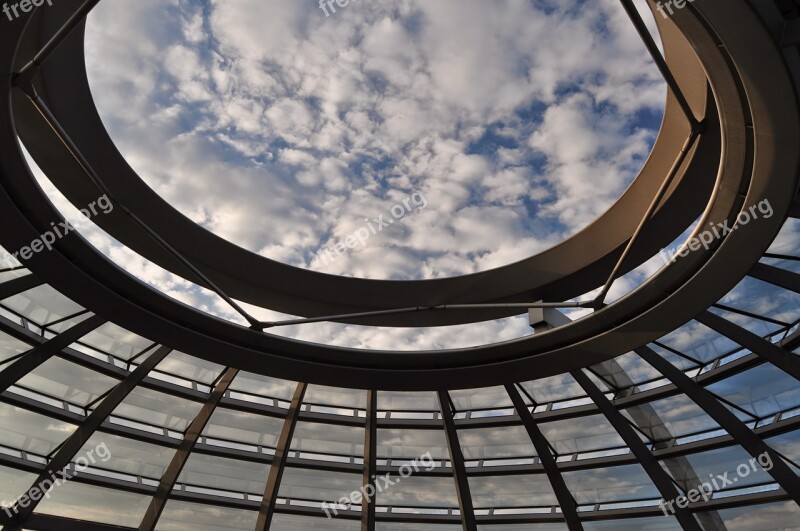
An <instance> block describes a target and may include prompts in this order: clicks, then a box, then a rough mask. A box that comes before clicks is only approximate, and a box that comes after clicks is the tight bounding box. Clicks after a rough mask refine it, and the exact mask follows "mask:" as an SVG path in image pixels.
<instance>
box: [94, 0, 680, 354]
mask: <svg viewBox="0 0 800 531" xmlns="http://www.w3.org/2000/svg"><path fill="white" fill-rule="evenodd" d="M87 56H88V59H87V62H88V68H89V75H90V81H91V85H92V91H93V94H94V95H95V98H96V101H97V104H98V108H99V109H100V111H101V115H102V117H103V119H104V121H105V123H106V125H107V127H108V129H109V131H110V132H111V134H112V137H113V138H114V139H115V141H116V142H117V144H118V146H119V147H120V150H121V151H122V153H123V154H124V155H125V156H126V158H127V159H128V160H129V161H130V163H131V165H132V166H133V167H134V168H135V169H136V170H137V171H138V172H139V174H140V175H141V176H142V177H143V178H144V179H145V180H146V182H147V183H148V184H149V185H151V186H152V187H153V188H154V189H155V190H156V191H158V192H159V193H160V194H161V195H162V196H163V197H164V198H165V199H166V200H167V201H169V202H170V204H172V205H173V206H175V207H176V208H177V209H179V210H180V211H181V212H183V213H184V214H185V215H187V216H188V217H190V218H191V219H193V220H194V221H196V222H197V223H199V224H201V225H202V226H204V227H206V228H207V229H209V230H211V231H213V232H215V233H216V234H218V235H220V236H222V237H225V238H227V239H229V240H231V241H233V242H234V243H237V244H239V245H242V246H243V247H245V248H248V249H251V250H253V251H255V252H258V253H260V254H262V255H264V256H267V257H269V258H272V259H275V260H281V261H283V262H286V263H289V264H292V265H296V266H299V267H306V268H311V269H316V270H320V271H325V272H330V273H334V274H345V275H353V276H362V277H371V278H392V279H408V278H436V277H442V276H450V275H458V274H467V273H471V272H475V271H479V270H485V269H488V268H492V267H497V266H499V265H503V264H507V263H510V262H513V261H516V260H519V259H522V258H525V257H527V256H529V255H531V254H533V253H536V252H538V251H541V250H544V249H546V248H547V247H549V246H550V245H553V244H554V243H557V242H558V241H560V240H561V239H563V238H564V237H566V236H568V235H570V234H572V233H574V232H576V231H577V230H580V229H581V228H583V227H584V226H586V224H588V223H589V222H591V220H593V219H594V218H595V217H596V216H597V215H598V214H600V213H602V211H603V210H605V209H606V208H607V207H608V206H609V205H610V204H611V203H612V202H613V201H614V200H615V199H616V198H617V197H618V196H619V195H620V193H622V191H623V190H624V189H625V187H626V186H627V185H628V184H629V183H630V180H631V179H632V178H633V176H635V174H636V172H637V171H638V169H639V168H640V167H641V164H642V163H643V161H644V159H645V158H646V156H647V154H648V152H649V150H650V147H651V145H652V142H653V140H654V138H655V134H656V130H657V127H658V125H659V122H660V113H661V109H662V107H663V103H664V99H665V88H664V85H663V82H662V80H661V79H660V77H659V75H658V72H657V71H656V69H655V68H654V67H653V66H652V64H651V61H650V59H649V58H648V56H647V54H646V51H645V50H644V48H643V46H642V44H641V42H640V40H639V38H638V36H637V35H636V34H635V31H634V30H633V28H632V26H631V25H630V22H629V21H628V19H627V17H626V16H625V13H624V12H623V10H622V9H620V7H619V5H618V2H616V1H615V0H599V1H597V2H591V3H589V2H575V3H567V2H559V1H555V0H544V1H538V2H531V1H527V0H495V1H493V2H485V1H479V0H436V1H434V2H431V1H422V0H405V1H402V2H400V1H398V2H358V3H353V4H352V5H350V6H348V9H346V10H343V11H341V12H338V13H337V16H336V17H330V18H326V17H325V16H324V14H323V13H322V12H321V11H320V10H319V8H318V6H317V2H316V0H313V1H312V0H298V1H296V2H285V1H278V0H209V1H192V2H189V1H185V0H177V1H167V0H116V1H115V2H114V3H113V4H104V3H101V4H100V6H99V7H98V8H97V9H96V11H95V12H94V13H93V14H92V15H91V17H90V18H89V23H88V31H87ZM415 190H419V191H420V192H422V193H423V194H424V196H425V198H426V199H427V201H428V206H427V207H426V209H425V210H424V211H423V212H420V213H419V214H418V215H415V216H413V217H409V218H408V219H406V220H404V222H403V223H398V224H396V225H394V226H393V227H392V231H391V232H389V233H387V235H386V237H383V238H374V239H371V240H370V241H369V242H368V244H367V245H365V246H364V247H363V248H362V249H359V251H358V252H353V253H349V254H347V255H346V256H343V257H342V258H341V259H339V260H336V261H333V262H331V263H328V264H326V263H322V262H321V261H319V260H315V256H317V255H316V253H317V252H318V251H319V250H320V249H324V248H326V247H328V246H329V245H330V244H332V243H334V242H336V241H339V240H340V239H341V238H342V237H343V236H346V235H348V234H351V233H352V232H353V231H354V230H356V229H357V228H358V227H359V226H362V225H363V222H364V219H365V218H371V217H374V216H376V215H378V214H380V213H382V212H385V211H386V208H387V207H389V206H391V205H392V204H395V203H397V202H398V201H399V200H402V199H403V198H404V197H407V196H408V195H409V194H411V193H413V191H415ZM93 241H94V240H93ZM104 241H105V243H103V244H102V245H101V246H102V247H103V248H104V251H105V252H106V253H107V254H109V255H112V256H114V258H115V259H116V260H118V261H119V262H120V263H122V264H123V265H125V266H126V267H128V268H129V270H131V271H133V272H135V273H136V274H138V275H139V276H142V277H143V278H145V280H147V281H148V282H151V284H153V285H156V286H159V287H161V288H162V289H164V290H165V291H166V292H167V293H169V294H170V295H172V296H174V297H177V298H179V299H181V300H185V301H187V302H191V303H192V304H194V305H195V306H197V307H200V308H204V309H206V310H207V311H211V312H212V313H217V314H223V315H226V316H228V315H229V313H228V311H227V310H226V309H224V308H221V307H219V306H218V305H217V302H215V301H213V299H212V298H211V297H208V296H207V293H206V292H204V291H203V290H200V289H197V288H196V287H191V285H190V284H189V283H186V282H184V281H182V280H181V279H176V278H174V276H172V275H170V274H168V273H166V272H164V271H163V270H160V269H159V268H156V267H153V266H152V265H147V264H145V263H144V261H143V260H142V259H141V258H140V257H138V256H136V255H134V254H133V253H130V252H127V251H124V250H122V249H121V247H120V246H119V245H118V244H116V243H114V242H109V241H107V239H106V240H104ZM265 315H267V316H271V315H274V314H273V312H265ZM509 322H511V323H512V325H511V326H510V325H509ZM465 330H466V329H465V328H462V327H446V328H443V329H440V330H436V331H430V330H428V331H424V332H423V331H419V330H400V331H386V330H382V329H375V330H372V329H367V328H362V327H350V326H341V325H328V324H322V325H315V327H314V328H313V330H311V328H304V329H303V331H302V332H300V331H296V330H286V331H285V333H286V334H287V335H293V336H298V337H302V338H303V339H310V340H323V341H326V342H331V343H337V344H347V345H351V346H361V347H367V348H384V347H387V346H390V345H391V346H394V347H397V346H398V344H400V345H401V346H405V347H408V348H426V347H430V348H435V347H438V346H442V345H446V346H456V345H457V344H477V343H483V342H485V340H486V338H487V337H491V338H495V339H510V338H512V337H518V336H519V335H523V334H525V333H527V331H526V327H525V323H524V319H520V320H506V321H499V322H496V323H485V324H483V325H481V326H480V327H472V328H470V329H469V330H470V331H471V333H464V332H465ZM473 332H474V333H473ZM401 348H402V347H401Z"/></svg>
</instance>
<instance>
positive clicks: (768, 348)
mask: <svg viewBox="0 0 800 531" xmlns="http://www.w3.org/2000/svg"><path fill="white" fill-rule="evenodd" d="M695 320H696V321H697V322H699V323H702V324H704V325H705V326H707V327H709V328H711V329H712V330H714V331H716V332H718V333H720V334H722V335H723V336H725V337H727V338H728V339H730V340H732V341H733V342H735V343H738V344H739V345H741V346H742V347H744V348H746V349H748V350H749V351H750V352H752V353H754V354H757V355H758V356H761V357H762V358H764V359H765V360H767V361H768V362H770V363H771V364H773V365H774V366H776V367H778V368H779V369H781V370H783V371H784V372H786V373H788V374H790V375H792V376H794V377H795V378H796V379H798V380H800V363H797V356H795V355H794V354H791V353H789V352H787V351H786V350H784V349H782V348H781V347H779V346H777V345H774V344H772V343H770V342H769V341H767V340H766V339H764V338H762V337H759V336H757V335H756V334H754V333H752V332H750V331H749V330H747V329H745V328H742V327H741V326H739V325H737V324H735V323H732V322H730V321H728V320H727V319H724V318H722V317H720V316H719V315H715V314H713V313H711V312H709V311H705V312H703V313H701V314H700V315H698V316H697V317H695Z"/></svg>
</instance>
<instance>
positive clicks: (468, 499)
mask: <svg viewBox="0 0 800 531" xmlns="http://www.w3.org/2000/svg"><path fill="white" fill-rule="evenodd" d="M437 393H438V396H439V407H440V408H441V411H442V420H443V422H444V429H445V435H446V436H447V447H448V449H449V450H450V462H451V463H452V466H453V480H454V481H455V486H456V494H457V496H458V507H459V510H460V512H461V526H462V528H463V529H464V531H477V529H478V525H477V523H476V521H475V509H474V507H473V505H472V494H471V493H470V489H469V479H468V478H467V467H466V465H465V464H464V454H463V453H462V452H461V444H460V443H459V441H458V432H457V431H456V424H455V421H454V420H453V410H451V409H450V408H451V406H450V404H451V401H450V393H448V392H447V391H443V390H439V391H438V392H437Z"/></svg>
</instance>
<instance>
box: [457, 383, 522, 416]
mask: <svg viewBox="0 0 800 531" xmlns="http://www.w3.org/2000/svg"><path fill="white" fill-rule="evenodd" d="M450 400H452V401H453V405H455V407H456V411H473V410H476V409H499V408H508V407H513V404H512V403H511V398H509V396H508V393H506V390H505V389H504V388H503V387H501V386H497V387H484V388H483V389H460V390H456V391H450Z"/></svg>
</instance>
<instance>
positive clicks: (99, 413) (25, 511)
mask: <svg viewBox="0 0 800 531" xmlns="http://www.w3.org/2000/svg"><path fill="white" fill-rule="evenodd" d="M170 352H171V350H170V349H168V348H166V347H161V348H159V349H156V351H155V352H153V353H151V354H150V356H148V357H147V359H146V360H145V361H144V362H142V364H141V365H139V366H138V367H137V368H136V369H135V370H134V371H133V372H131V373H130V375H129V376H128V377H126V378H125V379H124V380H123V381H121V382H120V383H119V384H117V385H116V386H115V387H114V389H113V390H112V391H111V392H110V393H109V394H108V395H107V396H106V397H105V398H104V399H103V401H102V402H100V404H99V405H98V406H97V407H96V408H95V409H94V411H92V413H91V414H90V415H89V416H88V417H86V420H85V421H83V422H82V423H81V424H80V425H79V426H78V429H76V430H75V431H74V432H73V433H72V435H70V436H69V438H67V440H66V441H64V443H63V444H62V445H61V447H60V448H59V449H58V452H56V454H55V455H54V456H53V458H52V459H51V460H50V462H49V463H48V464H47V468H46V469H45V470H43V471H42V472H41V473H40V474H39V476H38V477H37V478H36V480H35V481H34V482H33V483H32V484H31V489H32V488H34V487H36V486H37V485H41V484H42V482H43V481H44V480H45V479H48V478H50V476H51V475H52V474H53V473H60V472H61V471H62V470H64V468H65V467H66V466H67V465H69V463H70V461H72V459H73V458H74V457H75V456H76V455H77V453H78V452H79V451H80V449H81V448H83V445H84V444H86V441H88V440H89V438H90V437H91V436H92V435H93V434H94V433H95V431H97V429H98V428H99V427H100V425H101V424H103V422H105V420H106V419H107V418H108V416H109V415H111V413H112V412H113V411H114V410H115V409H116V408H117V406H119V405H120V404H121V403H122V401H123V400H125V397H127V396H128V394H130V392H131V391H133V390H134V389H135V388H136V386H137V385H139V383H140V382H141V381H142V380H143V379H144V378H145V376H147V374H148V373H149V372H150V371H151V370H153V369H154V368H155V367H156V365H158V364H159V363H161V361H163V360H164V358H166V357H167V355H168V354H169V353H170ZM27 492H30V489H28V491H27ZM39 501H41V499H40V500H32V499H31V500H30V503H28V504H27V505H26V507H22V506H20V505H19V504H17V505H15V506H14V510H13V512H14V513H15V517H14V518H13V520H12V521H11V522H9V523H7V524H6V525H5V526H4V527H3V529H4V531H20V530H21V529H22V528H23V527H25V526H26V525H27V523H28V520H29V518H30V516H31V514H33V511H34V510H35V509H36V507H37V506H38V505H39Z"/></svg>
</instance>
